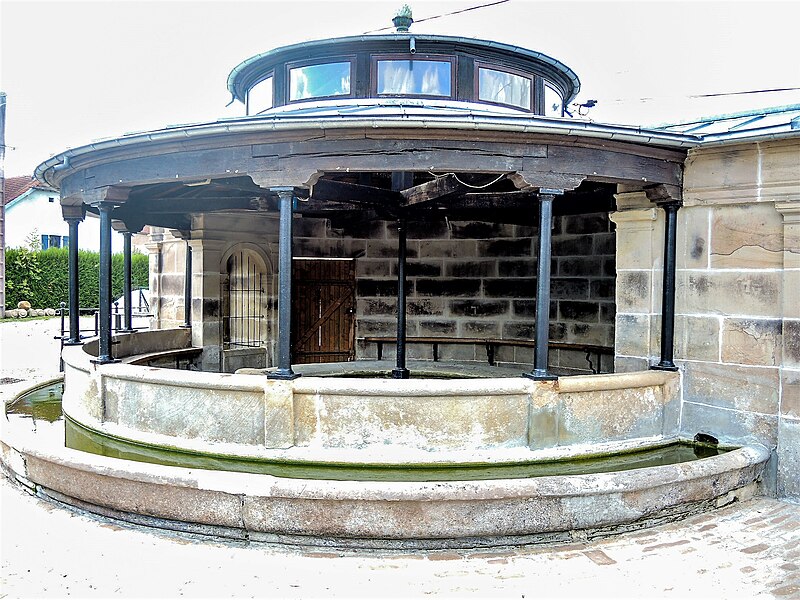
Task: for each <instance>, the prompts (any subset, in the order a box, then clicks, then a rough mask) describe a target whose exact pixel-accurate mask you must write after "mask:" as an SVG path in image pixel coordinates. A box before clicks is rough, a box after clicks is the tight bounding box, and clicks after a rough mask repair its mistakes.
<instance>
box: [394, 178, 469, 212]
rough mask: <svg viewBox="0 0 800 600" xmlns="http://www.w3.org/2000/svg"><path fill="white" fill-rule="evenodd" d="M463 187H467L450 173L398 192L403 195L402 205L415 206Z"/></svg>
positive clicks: (461, 189) (437, 198)
mask: <svg viewBox="0 0 800 600" xmlns="http://www.w3.org/2000/svg"><path fill="white" fill-rule="evenodd" d="M464 189H468V188H467V187H466V186H465V185H463V184H462V183H461V182H460V181H458V179H457V178H456V176H455V175H453V174H452V173H450V174H448V175H443V176H441V177H437V178H436V179H434V180H433V181H428V182H426V183H423V184H420V185H415V186H414V187H410V188H408V189H407V190H403V191H401V192H400V194H401V195H402V196H403V200H404V202H403V205H404V206H415V205H420V204H428V203H431V202H433V201H435V200H439V199H440V198H442V197H444V196H449V195H451V194H455V193H457V192H459V191H463V190H464Z"/></svg>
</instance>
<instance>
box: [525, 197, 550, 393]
mask: <svg viewBox="0 0 800 600" xmlns="http://www.w3.org/2000/svg"><path fill="white" fill-rule="evenodd" d="M548 191H549V190H548ZM554 198H555V194H554V193H545V192H544V191H540V194H539V257H538V261H537V262H538V269H537V280H536V334H535V335H536V349H535V351H534V352H535V353H534V357H533V371H531V372H530V373H523V375H525V377H529V378H531V379H535V380H537V381H546V380H553V379H558V377H557V376H555V375H551V374H550V373H548V372H547V355H548V343H549V341H550V340H549V336H550V256H551V247H552V235H553V231H552V230H553V199H554Z"/></svg>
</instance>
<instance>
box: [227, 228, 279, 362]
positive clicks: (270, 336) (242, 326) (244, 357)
mask: <svg viewBox="0 0 800 600" xmlns="http://www.w3.org/2000/svg"><path fill="white" fill-rule="evenodd" d="M274 285H275V283H274V271H273V267H272V263H271V261H270V260H269V257H268V255H267V254H266V253H265V252H264V250H263V249H262V248H261V247H260V246H258V245H256V244H252V243H247V242H243V243H236V244H233V245H231V246H230V247H228V249H227V250H226V251H225V252H224V253H223V254H222V258H221V260H220V308H221V312H220V329H221V331H220V340H221V346H222V348H221V349H222V371H223V372H228V373H230V372H234V371H236V370H237V369H241V368H244V367H249V368H265V367H268V366H270V365H271V364H272V357H273V355H274V337H275V335H274V332H275V319H276V315H275V314H274V313H275V310H274V306H275V302H274V299H275V292H274Z"/></svg>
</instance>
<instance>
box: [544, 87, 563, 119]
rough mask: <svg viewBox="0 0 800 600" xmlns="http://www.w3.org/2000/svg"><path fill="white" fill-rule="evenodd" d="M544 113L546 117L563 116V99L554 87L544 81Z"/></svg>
mask: <svg viewBox="0 0 800 600" xmlns="http://www.w3.org/2000/svg"><path fill="white" fill-rule="evenodd" d="M544 114H545V116H547V117H563V116H564V101H563V100H562V99H561V94H559V93H558V92H557V91H556V90H555V88H553V87H552V86H551V85H550V84H548V83H547V82H545V84H544Z"/></svg>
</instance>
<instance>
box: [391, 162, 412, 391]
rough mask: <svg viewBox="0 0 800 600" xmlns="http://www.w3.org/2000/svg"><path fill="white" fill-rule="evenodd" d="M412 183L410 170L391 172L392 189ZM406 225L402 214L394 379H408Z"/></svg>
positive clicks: (399, 221) (398, 229) (398, 240)
mask: <svg viewBox="0 0 800 600" xmlns="http://www.w3.org/2000/svg"><path fill="white" fill-rule="evenodd" d="M413 185H414V173H412V172H411V171H393V172H392V190H393V191H395V192H402V191H403V190H407V189H408V188H410V187H412V186H413ZM407 225H408V223H407V222H406V219H405V215H404V214H403V215H402V216H401V217H400V218H399V219H398V221H397V334H396V335H397V342H396V346H395V358H396V366H395V368H394V369H392V377H393V378H394V379H408V377H409V371H408V369H407V368H406V250H407V248H406V246H407V243H406V235H407V230H408V228H407Z"/></svg>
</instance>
